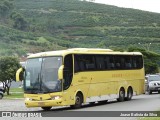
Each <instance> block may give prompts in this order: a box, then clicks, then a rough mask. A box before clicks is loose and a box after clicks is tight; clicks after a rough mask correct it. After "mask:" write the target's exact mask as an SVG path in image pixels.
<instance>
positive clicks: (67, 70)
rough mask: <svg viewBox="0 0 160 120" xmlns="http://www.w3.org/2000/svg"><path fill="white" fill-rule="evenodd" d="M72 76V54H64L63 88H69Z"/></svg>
mask: <svg viewBox="0 0 160 120" xmlns="http://www.w3.org/2000/svg"><path fill="white" fill-rule="evenodd" d="M72 78H73V59H72V55H71V54H69V55H66V56H65V58H64V82H63V89H64V90H66V89H68V88H69V86H70V84H71V82H72Z"/></svg>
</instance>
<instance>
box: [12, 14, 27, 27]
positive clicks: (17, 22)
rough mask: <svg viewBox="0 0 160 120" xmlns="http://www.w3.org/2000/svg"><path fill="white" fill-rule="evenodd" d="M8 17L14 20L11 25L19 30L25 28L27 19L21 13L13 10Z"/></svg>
mask: <svg viewBox="0 0 160 120" xmlns="http://www.w3.org/2000/svg"><path fill="white" fill-rule="evenodd" d="M10 18H11V19H12V20H13V21H14V24H13V27H14V28H16V29H19V30H25V29H26V28H27V20H26V19H25V18H24V17H23V15H22V14H20V13H17V12H13V13H12V14H11V15H10Z"/></svg>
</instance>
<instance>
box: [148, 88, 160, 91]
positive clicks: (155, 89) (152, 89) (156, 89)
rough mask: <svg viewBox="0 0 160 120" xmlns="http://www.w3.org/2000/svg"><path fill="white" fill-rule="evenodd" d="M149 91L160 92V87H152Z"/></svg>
mask: <svg viewBox="0 0 160 120" xmlns="http://www.w3.org/2000/svg"><path fill="white" fill-rule="evenodd" d="M149 90H151V91H160V87H150V88H149Z"/></svg>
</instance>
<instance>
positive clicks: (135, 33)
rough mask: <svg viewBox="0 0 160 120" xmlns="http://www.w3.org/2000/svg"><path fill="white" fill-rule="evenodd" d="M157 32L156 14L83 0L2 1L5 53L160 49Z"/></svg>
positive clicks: (0, 33)
mask: <svg viewBox="0 0 160 120" xmlns="http://www.w3.org/2000/svg"><path fill="white" fill-rule="evenodd" d="M159 33H160V14H158V13H152V12H145V11H141V10H134V9H128V8H119V7H116V6H110V5H102V4H96V3H92V2H86V1H80V0H1V1H0V55H2V56H5V55H14V56H21V55H25V54H26V53H35V52H41V51H48V50H58V49H66V48H73V47H94V48H97V47H99V48H111V49H112V48H113V49H117V48H118V49H119V50H127V49H128V48H129V47H131V46H132V47H138V48H145V49H146V50H147V51H149V50H150V51H153V52H156V53H157V54H160V49H159V47H160V34H159ZM150 43H151V44H150ZM148 45H149V47H148ZM156 63H157V61H156Z"/></svg>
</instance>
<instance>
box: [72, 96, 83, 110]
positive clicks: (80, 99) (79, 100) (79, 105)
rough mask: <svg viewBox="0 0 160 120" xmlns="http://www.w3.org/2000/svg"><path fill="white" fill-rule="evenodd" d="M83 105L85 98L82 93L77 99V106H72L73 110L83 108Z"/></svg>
mask: <svg viewBox="0 0 160 120" xmlns="http://www.w3.org/2000/svg"><path fill="white" fill-rule="evenodd" d="M82 103H83V96H82V94H81V93H77V95H76V97H75V104H74V105H71V108H74V109H77V108H81V106H82Z"/></svg>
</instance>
